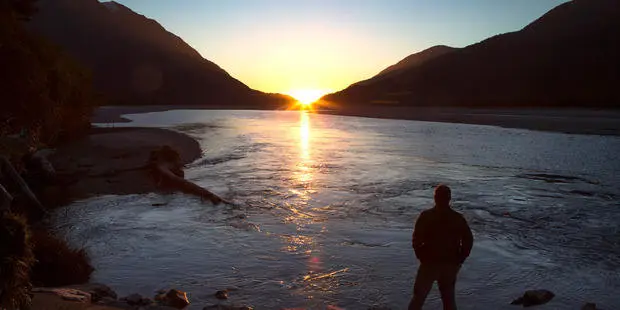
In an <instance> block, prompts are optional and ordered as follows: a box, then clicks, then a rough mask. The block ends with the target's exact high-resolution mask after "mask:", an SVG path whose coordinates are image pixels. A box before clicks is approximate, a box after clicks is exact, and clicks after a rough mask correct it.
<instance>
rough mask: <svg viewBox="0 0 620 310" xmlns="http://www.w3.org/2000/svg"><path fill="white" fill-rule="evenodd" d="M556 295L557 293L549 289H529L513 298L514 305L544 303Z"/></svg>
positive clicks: (529, 305) (524, 305) (526, 305)
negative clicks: (520, 295)
mask: <svg viewBox="0 0 620 310" xmlns="http://www.w3.org/2000/svg"><path fill="white" fill-rule="evenodd" d="M553 297H555V294H554V293H553V292H551V291H548V290H529V291H526V292H525V294H523V296H522V297H519V298H517V299H515V300H513V301H512V302H511V303H510V304H512V305H523V307H531V306H536V305H542V304H546V303H547V302H549V301H550V300H551V299H553Z"/></svg>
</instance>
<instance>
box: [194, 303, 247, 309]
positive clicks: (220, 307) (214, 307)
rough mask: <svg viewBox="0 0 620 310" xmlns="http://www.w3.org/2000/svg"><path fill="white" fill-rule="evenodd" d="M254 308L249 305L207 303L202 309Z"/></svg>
mask: <svg viewBox="0 0 620 310" xmlns="http://www.w3.org/2000/svg"><path fill="white" fill-rule="evenodd" d="M253 309H254V308H252V307H250V306H239V305H229V304H218V305H209V306H206V307H204V308H202V310H253Z"/></svg>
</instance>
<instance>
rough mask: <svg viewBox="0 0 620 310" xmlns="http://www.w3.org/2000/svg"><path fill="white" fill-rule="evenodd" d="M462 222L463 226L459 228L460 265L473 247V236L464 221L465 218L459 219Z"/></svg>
mask: <svg viewBox="0 0 620 310" xmlns="http://www.w3.org/2000/svg"><path fill="white" fill-rule="evenodd" d="M461 219H462V221H463V225H462V228H461V251H460V252H461V253H460V254H461V256H460V263H461V264H462V263H463V262H465V260H466V259H467V258H468V257H469V254H470V253H471V248H472V247H473V245H474V236H473V234H472V233H471V229H470V228H469V224H467V221H466V220H465V218H461Z"/></svg>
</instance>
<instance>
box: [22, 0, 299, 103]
mask: <svg viewBox="0 0 620 310" xmlns="http://www.w3.org/2000/svg"><path fill="white" fill-rule="evenodd" d="M38 6H39V12H38V13H37V14H35V15H34V16H33V18H32V20H31V22H30V24H29V26H30V28H31V29H32V30H33V31H35V32H37V33H39V34H41V35H43V36H44V37H46V38H47V39H49V40H50V41H52V42H54V43H56V44H58V45H60V46H61V47H63V48H64V49H65V50H66V51H67V53H68V54H70V55H71V56H73V57H74V58H76V59H77V60H78V61H80V62H81V63H82V64H83V65H84V66H85V67H87V68H89V69H90V70H91V71H92V72H93V78H94V85H95V87H96V88H97V89H98V90H100V91H101V92H102V93H104V94H105V95H106V96H107V97H108V98H109V99H110V101H111V102H112V103H114V104H121V105H123V104H130V105H133V104H138V105H144V104H151V105H152V104H158V105H168V104H171V105H176V104H184V105H218V106H222V105H229V106H231V107H235V106H250V107H253V106H255V107H258V108H265V107H267V108H278V107H280V106H282V105H286V104H288V103H289V102H290V101H292V98H290V97H288V96H285V95H279V94H266V93H262V92H260V91H257V90H253V89H251V88H250V87H248V86H247V85H245V84H244V83H242V82H241V81H239V80H237V79H235V78H234V77H232V76H231V75H230V74H228V72H226V71H225V70H224V69H222V68H221V67H219V66H218V65H217V64H215V63H213V62H212V61H209V60H208V59H205V58H204V57H202V55H200V53H198V52H197V51H196V50H195V49H194V48H192V47H191V46H190V45H189V44H187V43H186V42H185V41H183V39H182V38H180V37H179V36H177V35H175V34H173V33H171V32H169V31H167V30H166V29H165V28H164V27H163V26H162V25H161V24H159V23H158V22H157V21H155V20H154V19H150V18H148V17H146V16H144V15H141V14H138V13H136V12H134V11H133V10H131V9H130V8H128V7H126V6H124V5H122V4H119V3H117V2H104V3H100V2H99V1H97V0H40V1H39V4H38Z"/></svg>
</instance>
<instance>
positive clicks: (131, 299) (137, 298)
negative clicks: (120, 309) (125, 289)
mask: <svg viewBox="0 0 620 310" xmlns="http://www.w3.org/2000/svg"><path fill="white" fill-rule="evenodd" d="M121 300H124V301H126V302H127V303H128V304H130V305H132V306H139V305H142V295H140V294H131V295H129V296H127V297H123V298H121Z"/></svg>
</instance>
